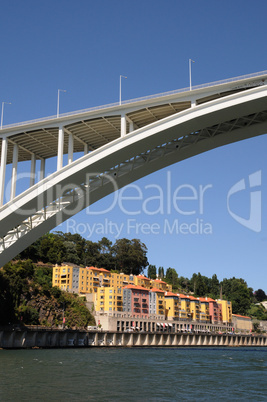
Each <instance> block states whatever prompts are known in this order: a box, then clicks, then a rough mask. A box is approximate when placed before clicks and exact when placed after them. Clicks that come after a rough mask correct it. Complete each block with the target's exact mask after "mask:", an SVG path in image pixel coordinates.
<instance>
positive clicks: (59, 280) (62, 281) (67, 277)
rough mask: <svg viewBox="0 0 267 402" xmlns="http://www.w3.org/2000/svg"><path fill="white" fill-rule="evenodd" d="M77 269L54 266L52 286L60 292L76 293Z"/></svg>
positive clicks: (77, 282)
mask: <svg viewBox="0 0 267 402" xmlns="http://www.w3.org/2000/svg"><path fill="white" fill-rule="evenodd" d="M79 269H80V268H79V267H77V266H75V265H61V266H58V265H55V266H54V267H53V275H52V285H53V286H57V287H59V288H60V289H61V290H65V291H69V292H75V293H76V292H77V293H78V292H79Z"/></svg>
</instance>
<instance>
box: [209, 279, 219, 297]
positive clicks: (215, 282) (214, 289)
mask: <svg viewBox="0 0 267 402" xmlns="http://www.w3.org/2000/svg"><path fill="white" fill-rule="evenodd" d="M209 293H211V297H212V298H214V299H217V298H218V297H219V294H220V282H219V279H218V278H217V275H216V274H214V275H213V276H212V278H211V280H210V291H209Z"/></svg>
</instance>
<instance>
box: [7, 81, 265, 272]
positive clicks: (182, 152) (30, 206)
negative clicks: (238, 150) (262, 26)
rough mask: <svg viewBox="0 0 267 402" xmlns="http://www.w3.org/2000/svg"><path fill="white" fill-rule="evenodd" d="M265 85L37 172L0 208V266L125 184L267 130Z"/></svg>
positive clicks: (204, 104)
mask: <svg viewBox="0 0 267 402" xmlns="http://www.w3.org/2000/svg"><path fill="white" fill-rule="evenodd" d="M266 100H267V87H266V86H260V87H256V88H253V89H249V90H247V91H244V92H238V93H235V94H231V95H229V96H225V97H223V98H220V99H215V100H211V101H209V102H206V103H203V104H201V105H198V106H195V107H193V108H190V109H186V110H184V111H181V112H178V113H175V114H173V115H171V116H168V117H166V118H163V119H161V120H159V121H157V122H155V123H152V124H149V125H148V126H146V127H143V128H140V129H137V130H135V131H133V132H131V133H129V134H127V135H126V136H124V137H121V138H118V139H116V140H114V141H112V142H110V143H109V144H106V145H104V146H102V147H100V148H98V149H96V150H95V151H93V152H91V153H90V154H87V155H85V156H83V157H81V158H80V159H78V160H76V161H74V162H72V163H70V164H69V165H67V166H65V167H63V168H61V169H60V170H58V171H57V172H55V173H54V174H52V175H50V176H49V177H47V178H45V179H43V180H42V181H41V182H39V183H38V184H36V185H33V186H32V187H30V188H29V189H28V190H27V191H25V192H24V193H22V194H20V195H19V196H17V197H16V198H14V200H13V201H11V202H9V203H7V204H5V205H4V206H3V207H2V208H1V209H0V220H1V227H0V238H1V240H0V253H1V254H0V266H2V265H3V264H5V263H6V262H8V261H9V260H10V259H12V258H13V257H15V256H16V255H17V254H18V253H19V252H20V251H22V250H23V249H24V248H26V247H27V246H29V245H30V244H31V243H33V242H34V241H35V240H36V239H37V238H39V237H40V236H42V235H43V234H44V233H46V232H47V231H49V230H51V229H53V228H54V227H56V226H58V225H59V224H60V223H62V222H64V221H65V220H67V219H68V218H70V217H71V216H73V215H74V214H75V213H77V212H79V211H81V210H82V209H84V208H85V207H87V206H88V205H91V204H93V203H94V202H97V201H98V200H100V199H101V198H103V197H105V196H106V195H108V194H110V193H112V192H114V191H116V190H117V189H119V188H122V187H123V186H125V185H127V184H129V183H132V182H134V181H136V180H138V179H139V178H141V177H144V176H146V175H149V174H150V173H152V172H155V171H157V170H160V169H162V168H164V167H166V166H169V165H171V164H173V163H177V162H179V161H181V160H184V159H187V158H190V157H192V156H194V155H197V154H200V153H202V152H205V151H208V150H211V149H214V148H216V147H220V146H223V145H226V144H230V143H233V142H236V141H240V140H243V139H246V138H251V137H254V136H257V135H261V134H265V133H266V132H267V106H266Z"/></svg>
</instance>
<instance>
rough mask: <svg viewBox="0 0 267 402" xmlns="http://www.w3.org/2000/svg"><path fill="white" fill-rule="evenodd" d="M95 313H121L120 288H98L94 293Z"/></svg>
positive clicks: (121, 296) (121, 297) (121, 291)
mask: <svg viewBox="0 0 267 402" xmlns="http://www.w3.org/2000/svg"><path fill="white" fill-rule="evenodd" d="M94 304H95V311H98V312H102V313H112V312H115V311H123V290H122V288H113V287H100V288H97V291H96V293H95V300H94Z"/></svg>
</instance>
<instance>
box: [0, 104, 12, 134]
mask: <svg viewBox="0 0 267 402" xmlns="http://www.w3.org/2000/svg"><path fill="white" fill-rule="evenodd" d="M4 104H6V105H11V103H10V102H2V112H1V130H2V127H3V120H4Z"/></svg>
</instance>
